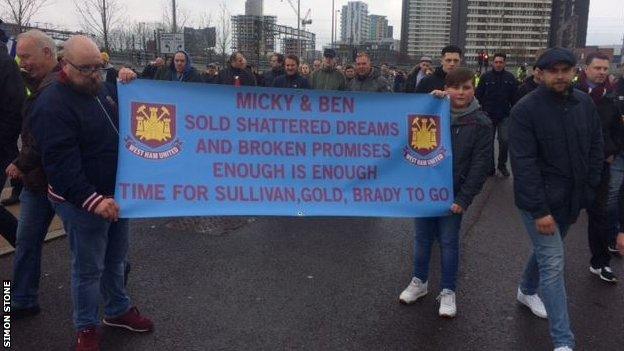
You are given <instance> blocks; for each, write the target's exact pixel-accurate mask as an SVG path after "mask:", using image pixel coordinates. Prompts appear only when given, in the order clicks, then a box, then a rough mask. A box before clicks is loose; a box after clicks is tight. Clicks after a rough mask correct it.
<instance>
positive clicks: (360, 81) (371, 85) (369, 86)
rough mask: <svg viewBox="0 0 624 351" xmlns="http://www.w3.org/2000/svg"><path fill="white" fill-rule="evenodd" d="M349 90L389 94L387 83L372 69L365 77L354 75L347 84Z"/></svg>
mask: <svg viewBox="0 0 624 351" xmlns="http://www.w3.org/2000/svg"><path fill="white" fill-rule="evenodd" d="M349 90H350V91H362V92H369V93H389V92H391V91H390V86H389V85H388V81H387V80H386V79H385V78H384V77H382V76H381V74H380V73H379V72H378V71H377V70H376V69H374V68H371V72H370V73H369V74H368V75H367V76H365V77H361V76H360V75H356V76H355V78H353V79H352V80H351V83H350V84H349Z"/></svg>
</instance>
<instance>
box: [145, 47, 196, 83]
mask: <svg viewBox="0 0 624 351" xmlns="http://www.w3.org/2000/svg"><path fill="white" fill-rule="evenodd" d="M154 79H155V80H166V81H171V82H190V83H202V82H203V79H202V77H201V75H200V74H199V72H197V70H196V69H195V67H193V61H192V60H191V56H190V55H189V54H188V53H187V52H186V51H178V52H176V53H175V55H174V56H173V60H172V61H171V64H170V65H169V67H166V66H162V67H161V68H159V69H158V71H157V72H156V75H155V76H154Z"/></svg>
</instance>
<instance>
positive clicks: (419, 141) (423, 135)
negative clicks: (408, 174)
mask: <svg viewBox="0 0 624 351" xmlns="http://www.w3.org/2000/svg"><path fill="white" fill-rule="evenodd" d="M407 134H408V135H407V140H408V145H407V146H406V147H405V148H404V149H403V156H404V157H405V159H406V160H407V161H408V162H409V163H411V164H413V165H415V166H421V167H433V166H435V165H437V164H438V163H440V162H442V160H444V159H445V158H446V150H445V149H444V148H443V147H441V135H442V133H441V125H440V117H439V116H426V115H409V116H407Z"/></svg>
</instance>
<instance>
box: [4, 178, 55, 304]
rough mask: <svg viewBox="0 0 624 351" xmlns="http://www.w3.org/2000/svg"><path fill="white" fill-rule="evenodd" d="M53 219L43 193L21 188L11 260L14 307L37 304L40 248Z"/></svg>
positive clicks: (52, 213) (49, 204)
mask: <svg viewBox="0 0 624 351" xmlns="http://www.w3.org/2000/svg"><path fill="white" fill-rule="evenodd" d="M52 218H54V209H53V208H52V204H51V203H50V201H49V200H48V197H47V195H46V194H45V193H43V194H42V193H37V192H33V191H30V190H28V188H24V189H23V190H22V193H21V194H20V215H19V221H18V224H17V242H16V247H15V258H14V261H13V301H12V303H13V305H14V307H15V308H31V307H35V306H37V305H38V302H37V296H38V291H39V278H40V276H41V249H42V247H43V240H44V239H45V236H46V234H47V233H48V228H49V227H50V223H51V222H52Z"/></svg>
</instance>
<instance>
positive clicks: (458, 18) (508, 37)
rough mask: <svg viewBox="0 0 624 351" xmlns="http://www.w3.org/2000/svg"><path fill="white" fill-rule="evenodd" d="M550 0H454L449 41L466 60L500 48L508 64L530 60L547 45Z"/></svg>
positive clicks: (474, 60) (471, 62)
mask: <svg viewBox="0 0 624 351" xmlns="http://www.w3.org/2000/svg"><path fill="white" fill-rule="evenodd" d="M552 1H553V0H523V1H518V0H490V1H483V0H454V1H453V10H452V23H453V25H452V28H451V38H450V42H451V43H452V44H455V45H458V46H460V47H461V48H462V49H464V59H465V62H466V63H468V64H475V63H476V62H477V57H478V55H479V53H480V52H487V53H488V54H490V55H492V54H494V53H495V52H499V51H500V52H504V53H506V54H507V57H508V58H507V61H508V63H509V64H511V65H515V64H521V63H531V62H533V61H534V60H535V58H536V57H537V55H538V54H539V52H541V51H542V50H543V49H545V48H546V47H548V38H549V29H550V20H551V10H552Z"/></svg>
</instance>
